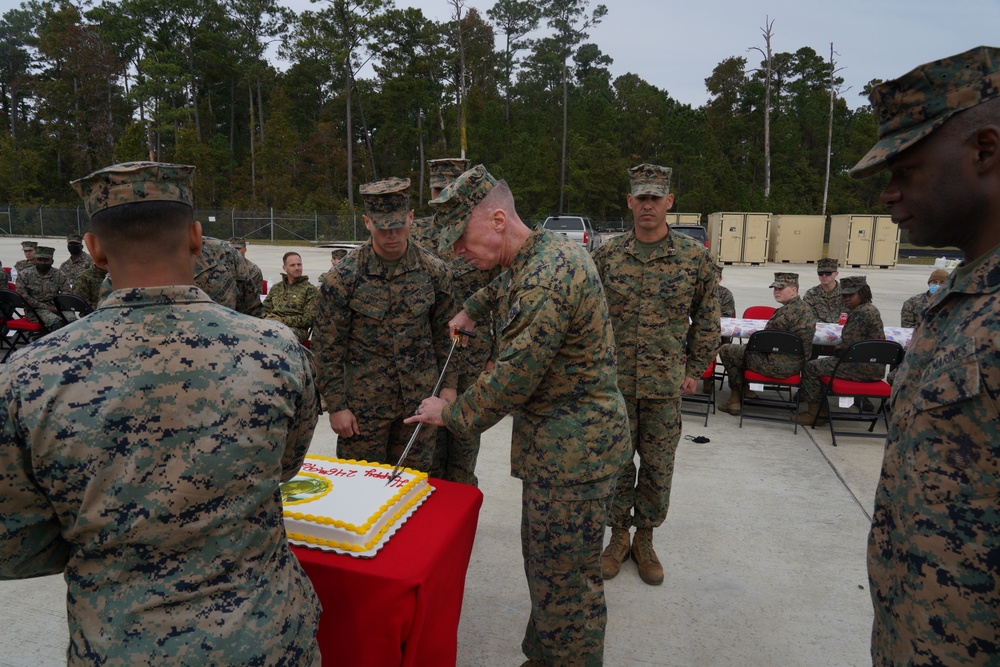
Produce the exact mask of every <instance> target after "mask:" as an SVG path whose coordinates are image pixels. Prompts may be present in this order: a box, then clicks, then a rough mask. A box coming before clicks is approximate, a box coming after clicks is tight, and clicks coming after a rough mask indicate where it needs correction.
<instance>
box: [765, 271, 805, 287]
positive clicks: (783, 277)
mask: <svg viewBox="0 0 1000 667" xmlns="http://www.w3.org/2000/svg"><path fill="white" fill-rule="evenodd" d="M792 286H794V287H798V286H799V274H797V273H775V274H774V282H772V283H771V285H770V287H772V288H774V287H776V288H778V289H785V288H786V287H792Z"/></svg>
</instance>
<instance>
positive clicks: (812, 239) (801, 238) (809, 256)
mask: <svg viewBox="0 0 1000 667" xmlns="http://www.w3.org/2000/svg"><path fill="white" fill-rule="evenodd" d="M825 227H826V216H823V215H776V216H774V218H772V220H771V241H770V243H769V247H768V252H767V259H768V261H771V262H785V263H790V264H815V263H816V260H818V259H820V258H821V257H823V232H824V231H825Z"/></svg>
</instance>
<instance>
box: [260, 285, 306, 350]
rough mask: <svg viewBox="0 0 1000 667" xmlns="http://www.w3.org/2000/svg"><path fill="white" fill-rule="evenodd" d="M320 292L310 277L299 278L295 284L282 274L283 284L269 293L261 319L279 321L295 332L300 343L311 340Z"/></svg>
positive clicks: (276, 286)
mask: <svg viewBox="0 0 1000 667" xmlns="http://www.w3.org/2000/svg"><path fill="white" fill-rule="evenodd" d="M318 296H319V292H318V291H317V288H316V286H315V285H313V284H312V283H311V282H309V276H299V277H298V278H296V279H295V282H294V283H290V282H288V276H287V275H285V274H284V273H283V274H281V282H280V283H278V284H277V285H274V286H273V287H272V288H271V289H269V290H268V292H267V298H266V299H264V308H263V310H262V312H261V317H263V318H264V319H266V320H277V321H278V322H281V323H282V324H284V325H285V326H287V327H289V328H290V329H291V330H292V331H294V332H295V335H296V337H298V339H299V342H300V343H304V342H305V341H307V340H308V339H309V332H310V330H311V329H312V326H313V320H315V319H316V301H317V297H318Z"/></svg>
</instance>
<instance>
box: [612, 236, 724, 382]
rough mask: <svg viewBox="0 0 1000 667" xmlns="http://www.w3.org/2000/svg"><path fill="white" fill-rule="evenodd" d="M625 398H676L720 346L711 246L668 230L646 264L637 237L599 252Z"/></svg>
mask: <svg viewBox="0 0 1000 667" xmlns="http://www.w3.org/2000/svg"><path fill="white" fill-rule="evenodd" d="M594 263H595V264H596V265H597V270H598V271H599V272H600V274H601V278H602V280H603V282H604V291H605V294H606V295H607V300H608V307H609V309H610V313H611V318H612V322H613V323H614V330H615V340H616V342H617V344H618V386H619V387H621V390H622V393H623V394H625V395H626V396H634V397H636V398H676V397H679V396H680V388H681V382H683V380H684V377H685V376H687V377H692V378H700V377H701V375H702V373H704V372H705V369H706V368H708V365H709V364H710V363H711V362H712V359H714V358H715V355H716V353H717V352H718V351H719V345H720V343H721V341H720V338H719V335H720V322H719V305H718V302H717V301H716V299H715V287H716V285H717V284H718V283H716V281H715V265H714V264H713V263H712V260H711V258H710V257H709V256H708V252H707V251H706V250H705V246H703V245H702V244H700V243H698V242H697V241H695V240H694V239H691V238H689V237H687V236H684V235H683V234H678V233H676V232H674V231H672V230H670V231H668V235H667V237H666V238H665V239H664V242H663V243H662V244H661V245H659V246H658V247H657V248H656V249H654V250H653V251H652V252H651V253H650V255H649V257H646V258H643V257H642V256H641V254H640V253H639V250H638V248H637V240H636V237H635V231H634V230H633V231H630V232H629V233H627V234H624V235H622V236H618V237H616V238H613V239H611V240H610V241H608V242H607V243H605V244H604V245H602V246H601V247H600V248H598V249H597V250H595V251H594Z"/></svg>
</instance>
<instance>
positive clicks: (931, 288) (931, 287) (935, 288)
mask: <svg viewBox="0 0 1000 667" xmlns="http://www.w3.org/2000/svg"><path fill="white" fill-rule="evenodd" d="M939 289H941V286H940V285H928V286H927V291H928V292H930V293H931V294H934V293H935V292H937V291H938V290H939Z"/></svg>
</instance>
